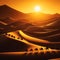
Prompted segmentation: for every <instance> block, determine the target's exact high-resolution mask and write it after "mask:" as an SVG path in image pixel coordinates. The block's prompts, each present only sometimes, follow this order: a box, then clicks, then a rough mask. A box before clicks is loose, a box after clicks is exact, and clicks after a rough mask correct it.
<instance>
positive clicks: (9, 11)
mask: <svg viewBox="0 0 60 60" xmlns="http://www.w3.org/2000/svg"><path fill="white" fill-rule="evenodd" d="M25 16H26V14H24V13H22V12H20V11H17V10H15V9H13V8H11V7H9V6H7V5H2V6H0V19H2V18H7V17H11V18H13V19H15V20H16V19H17V20H18V19H22V18H25Z"/></svg>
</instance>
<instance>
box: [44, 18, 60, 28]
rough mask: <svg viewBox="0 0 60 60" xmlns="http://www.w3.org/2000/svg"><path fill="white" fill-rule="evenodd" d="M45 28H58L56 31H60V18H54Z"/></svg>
mask: <svg viewBox="0 0 60 60" xmlns="http://www.w3.org/2000/svg"><path fill="white" fill-rule="evenodd" d="M44 27H45V28H52V29H54V28H56V29H60V17H54V18H51V19H50V21H49V23H47V24H46V25H45V26H44Z"/></svg>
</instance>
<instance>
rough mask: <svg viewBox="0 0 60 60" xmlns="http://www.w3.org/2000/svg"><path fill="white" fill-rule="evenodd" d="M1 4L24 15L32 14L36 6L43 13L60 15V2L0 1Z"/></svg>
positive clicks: (37, 0) (38, 0)
mask: <svg viewBox="0 0 60 60" xmlns="http://www.w3.org/2000/svg"><path fill="white" fill-rule="evenodd" d="M3 4H7V5H9V6H11V7H13V8H14V9H17V10H19V11H21V12H24V13H31V12H34V7H35V6H36V5H39V6H40V7H41V9H42V10H41V12H44V13H60V0H0V5H3Z"/></svg>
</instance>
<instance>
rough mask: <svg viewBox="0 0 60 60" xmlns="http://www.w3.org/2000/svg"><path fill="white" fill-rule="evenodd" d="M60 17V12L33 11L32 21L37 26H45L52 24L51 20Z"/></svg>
mask: <svg viewBox="0 0 60 60" xmlns="http://www.w3.org/2000/svg"><path fill="white" fill-rule="evenodd" d="M59 18H60V14H58V13H56V14H45V13H36V14H35V13H31V14H30V19H31V20H30V21H31V23H32V24H34V25H37V26H43V25H46V24H50V23H51V22H53V21H55V20H58V19H59Z"/></svg>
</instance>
